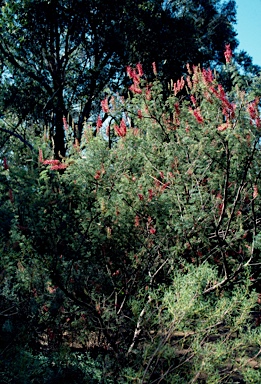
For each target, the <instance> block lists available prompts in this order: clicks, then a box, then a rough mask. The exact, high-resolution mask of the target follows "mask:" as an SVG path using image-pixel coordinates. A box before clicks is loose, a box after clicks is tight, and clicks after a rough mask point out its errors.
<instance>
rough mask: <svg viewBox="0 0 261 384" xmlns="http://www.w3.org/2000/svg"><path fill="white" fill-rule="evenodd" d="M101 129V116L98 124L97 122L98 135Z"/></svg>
mask: <svg viewBox="0 0 261 384" xmlns="http://www.w3.org/2000/svg"><path fill="white" fill-rule="evenodd" d="M101 127H102V119H101V116H100V115H99V116H98V119H97V122H96V129H97V133H99V132H100V129H101Z"/></svg>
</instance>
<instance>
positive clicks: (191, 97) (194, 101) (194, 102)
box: [190, 95, 197, 106]
mask: <svg viewBox="0 0 261 384" xmlns="http://www.w3.org/2000/svg"><path fill="white" fill-rule="evenodd" d="M190 100H191V101H192V103H193V105H195V106H196V105H197V101H196V99H195V97H194V96H193V95H191V96H190Z"/></svg>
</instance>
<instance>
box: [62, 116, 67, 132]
mask: <svg viewBox="0 0 261 384" xmlns="http://www.w3.org/2000/svg"><path fill="white" fill-rule="evenodd" d="M63 127H64V129H65V130H66V131H67V130H68V124H67V120H66V117H63Z"/></svg>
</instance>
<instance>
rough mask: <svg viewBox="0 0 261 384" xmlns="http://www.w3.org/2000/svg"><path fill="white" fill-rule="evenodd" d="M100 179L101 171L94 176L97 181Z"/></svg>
mask: <svg viewBox="0 0 261 384" xmlns="http://www.w3.org/2000/svg"><path fill="white" fill-rule="evenodd" d="M100 177H101V171H96V173H95V176H94V178H95V180H99V179H100Z"/></svg>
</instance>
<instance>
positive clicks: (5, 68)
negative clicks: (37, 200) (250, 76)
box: [0, 0, 237, 157]
mask: <svg viewBox="0 0 261 384" xmlns="http://www.w3.org/2000/svg"><path fill="white" fill-rule="evenodd" d="M235 21H236V19H235V2H234V1H228V2H225V3H223V2H221V1H219V0H215V1H213V0H208V1H168V2H166V1H159V0H154V1H148V0H147V1H140V2H136V1H129V0H124V1H122V0H121V1H119V0H114V1H110V2H106V1H100V0H98V1H97V0H95V1H83V0H63V1H61V0H50V1H47V0H23V1H14V0H9V1H6V2H5V4H4V5H3V6H2V9H1V18H0V32H1V40H0V58H1V65H2V87H1V88H2V89H1V108H2V110H3V111H4V112H6V111H8V110H9V111H12V112H14V113H15V114H16V115H18V116H19V117H20V118H21V119H22V120H24V119H27V120H28V118H30V121H31V122H32V123H37V124H38V125H39V119H40V120H41V122H42V123H41V126H44V125H45V126H46V127H48V129H49V130H50V137H52V138H53V139H54V150H55V156H56V157H59V153H60V154H61V155H62V156H65V152H66V149H65V145H64V128H63V122H62V119H63V116H66V117H67V116H69V120H70V121H69V123H70V125H72V126H73V129H74V136H75V137H76V138H77V139H78V140H80V138H81V133H82V126H83V122H84V120H85V119H88V118H89V117H90V116H91V115H93V113H95V109H96V112H97V102H96V101H97V99H99V98H100V97H101V95H102V94H104V92H105V93H106V89H107V92H108V87H109V89H110V91H113V90H115V89H117V90H119V89H121V88H122V87H123V89H126V85H128V79H127V78H126V76H124V72H125V68H126V66H127V65H129V64H136V63H137V62H142V63H143V64H144V67H145V68H146V69H148V68H149V67H151V63H152V62H156V64H157V68H158V71H159V76H160V77H161V78H162V79H163V80H164V82H165V84H167V82H168V81H169V80H170V79H174V80H176V79H177V78H178V77H179V76H180V75H181V74H182V73H184V68H185V65H186V63H187V62H190V63H192V64H195V65H197V64H199V63H201V64H206V65H210V64H211V63H217V62H220V61H221V62H222V61H223V56H222V55H223V49H224V43H230V44H231V47H232V48H235V47H236V46H237V41H236V38H235V37H236V32H235V31H234V29H233V24H234V23H235ZM124 87H125V88H124Z"/></svg>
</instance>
